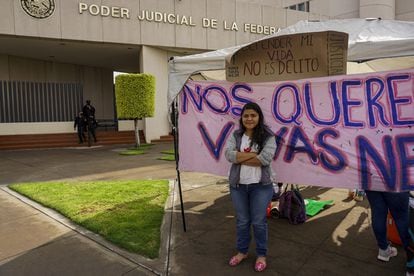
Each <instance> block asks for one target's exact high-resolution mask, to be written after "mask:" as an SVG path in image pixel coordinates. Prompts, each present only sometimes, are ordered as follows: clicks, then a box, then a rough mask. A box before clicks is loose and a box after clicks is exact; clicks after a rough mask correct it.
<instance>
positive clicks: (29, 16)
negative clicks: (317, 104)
mask: <svg viewBox="0 0 414 276" xmlns="http://www.w3.org/2000/svg"><path fill="white" fill-rule="evenodd" d="M1 5H2V7H1V9H0V135H14V134H42V133H65V132H72V131H73V123H72V120H73V118H74V116H75V115H76V113H77V112H78V111H79V110H80V109H81V107H82V105H83V103H84V101H85V100H86V99H90V100H91V101H92V104H93V105H94V106H95V107H96V117H97V119H98V120H116V108H115V98H114V85H113V72H114V71H120V72H128V73H150V74H153V75H155V77H156V106H155V116H154V117H153V118H146V119H144V120H143V122H142V125H141V126H140V127H141V128H142V129H144V133H145V135H146V138H147V140H148V141H151V140H153V139H157V138H158V137H159V136H161V135H165V134H168V133H169V131H170V126H169V123H168V107H167V96H166V94H167V86H168V60H169V58H170V57H172V56H177V55H187V54H194V53H199V52H203V51H207V50H215V49H219V48H224V47H229V46H234V45H239V44H243V43H247V42H250V41H253V40H255V39H258V38H261V37H263V36H266V35H269V34H272V33H275V32H277V30H278V29H279V28H284V27H286V26H289V25H292V24H294V23H296V22H298V21H300V20H324V19H330V18H355V17H357V18H367V17H375V18H378V17H381V18H382V19H395V20H409V21H414V1H412V0H376V1H374V0H349V1H340V0H310V1H294V0H279V1H278V0H250V1H248V0H139V1H138V0H3V1H2V3H1ZM132 128H133V123H132V122H129V121H119V130H128V129H132Z"/></svg>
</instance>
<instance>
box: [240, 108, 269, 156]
mask: <svg viewBox="0 0 414 276" xmlns="http://www.w3.org/2000/svg"><path fill="white" fill-rule="evenodd" d="M247 109H251V110H254V111H256V112H257V114H259V122H258V123H257V126H256V127H255V128H254V129H253V136H252V137H251V142H250V143H251V144H250V146H252V145H253V144H257V145H258V146H259V149H258V152H260V151H261V150H262V149H263V147H264V143H265V141H266V139H267V138H268V137H269V136H270V133H269V128H268V127H267V126H266V125H265V123H264V116H263V112H262V109H261V108H260V106H259V105H258V104H257V103H253V102H250V103H247V104H245V105H244V106H243V109H242V112H241V115H240V120H239V122H240V129H241V130H243V132H245V131H246V128H245V126H244V125H243V113H244V111H245V110H247Z"/></svg>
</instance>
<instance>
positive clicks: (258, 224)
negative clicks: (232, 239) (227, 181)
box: [230, 184, 273, 256]
mask: <svg viewBox="0 0 414 276" xmlns="http://www.w3.org/2000/svg"><path fill="white" fill-rule="evenodd" d="M230 195H231V199H232V201H233V205H234V208H235V209H236V216H237V250H238V251H239V252H240V253H243V254H247V252H248V251H249V244H250V239H251V237H250V225H253V233H254V238H255V241H256V254H257V256H266V253H267V239H268V237H267V236H268V235H267V219H266V208H267V206H268V205H269V203H270V201H271V199H272V195H273V187H272V185H262V184H249V185H243V184H240V185H238V186H237V187H231V186H230Z"/></svg>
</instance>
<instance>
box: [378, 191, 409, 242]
mask: <svg viewBox="0 0 414 276" xmlns="http://www.w3.org/2000/svg"><path fill="white" fill-rule="evenodd" d="M384 198H385V201H386V202H387V206H388V208H389V210H390V213H391V216H392V218H393V219H394V221H395V225H396V226H397V230H398V234H399V235H400V238H401V242H402V244H403V246H404V248H407V247H408V245H409V243H410V235H409V233H408V228H409V214H408V210H409V209H408V199H409V194H408V192H402V193H384Z"/></svg>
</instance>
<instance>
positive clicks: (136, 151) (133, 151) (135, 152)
mask: <svg viewBox="0 0 414 276" xmlns="http://www.w3.org/2000/svg"><path fill="white" fill-rule="evenodd" d="M144 153H145V149H128V150H124V151H121V152H120V153H119V154H120V155H140V154H144Z"/></svg>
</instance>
